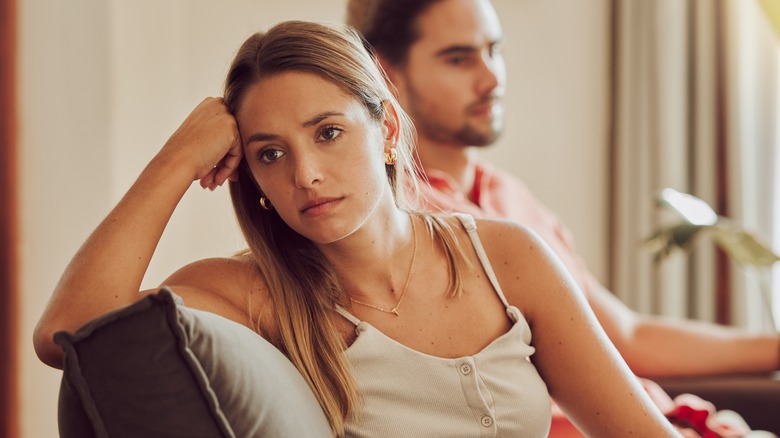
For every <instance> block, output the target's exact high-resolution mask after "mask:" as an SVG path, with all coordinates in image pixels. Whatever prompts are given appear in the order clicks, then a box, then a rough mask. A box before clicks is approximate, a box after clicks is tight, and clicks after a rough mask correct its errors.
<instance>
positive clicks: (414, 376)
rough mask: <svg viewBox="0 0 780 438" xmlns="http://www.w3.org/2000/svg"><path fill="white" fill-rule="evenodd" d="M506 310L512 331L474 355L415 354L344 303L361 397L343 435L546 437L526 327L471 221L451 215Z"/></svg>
mask: <svg viewBox="0 0 780 438" xmlns="http://www.w3.org/2000/svg"><path fill="white" fill-rule="evenodd" d="M456 216H457V217H458V219H460V221H461V223H462V224H463V226H464V228H465V229H466V231H467V232H468V234H469V237H470V238H471V242H472V244H473V245H474V249H475V250H476V253H477V256H478V257H479V260H480V262H481V263H482V266H483V268H484V270H485V273H486V274H487V276H488V278H489V280H490V283H491V284H492V285H493V288H494V289H495V291H496V293H497V294H498V296H499V297H500V298H501V301H502V302H503V303H504V306H505V307H506V312H507V314H508V315H509V318H510V319H511V320H512V321H513V325H512V328H511V329H510V330H509V331H507V332H506V333H504V334H503V335H501V336H499V337H498V338H497V339H495V340H494V341H493V342H492V343H490V344H489V345H488V346H486V347H485V348H484V349H482V350H481V351H479V352H478V353H477V354H475V355H473V356H465V357H460V358H454V359H451V358H442V357H436V356H431V355H427V354H424V353H420V352H418V351H416V350H413V349H411V348H409V347H406V346H404V345H402V344H400V343H398V342H396V341H395V340H393V339H391V338H389V337H387V336H385V335H384V334H383V333H382V332H380V331H379V330H377V329H376V328H374V327H373V326H371V324H369V323H367V322H365V321H360V320H359V319H357V318H356V317H355V316H354V315H352V314H351V313H349V312H347V311H346V310H345V309H343V308H339V309H338V311H339V313H340V314H341V315H342V316H344V317H345V318H346V319H348V320H349V321H351V322H352V323H353V324H355V326H356V331H357V334H358V336H357V338H356V339H355V341H354V342H353V344H352V345H351V346H350V347H349V348H348V349H347V350H346V353H345V354H346V355H347V358H348V360H349V362H350V364H351V366H352V369H353V376H354V378H355V381H356V383H357V387H358V391H359V392H360V396H361V398H362V404H361V407H360V408H359V410H358V413H357V414H356V415H355V416H353V417H351V418H348V419H347V427H346V436H347V437H365V438H382V437H425V438H432V437H442V438H457V437H464V438H465V437H469V438H472V437H511V438H522V437H546V436H547V434H548V432H549V429H550V415H551V414H550V398H549V395H548V393H547V387H546V386H545V384H544V382H543V381H542V379H541V377H540V376H539V373H538V372H537V371H536V368H535V367H534V366H533V364H532V363H531V362H530V360H529V357H530V356H531V355H532V354H533V353H534V348H533V347H532V346H531V345H530V342H531V329H530V327H529V326H528V323H527V322H526V320H525V318H523V315H522V314H521V313H520V311H519V310H518V309H517V307H515V306H511V305H509V303H508V302H507V300H506V297H505V296H504V293H503V292H502V290H501V287H500V286H499V284H498V280H497V279H496V276H495V273H494V272H493V268H492V266H491V265H490V262H489V261H488V258H487V255H486V254H485V250H484V248H483V247H482V243H481V242H480V240H479V236H478V235H477V227H476V223H475V222H474V219H473V218H472V217H471V216H468V215H461V214H458V215H456Z"/></svg>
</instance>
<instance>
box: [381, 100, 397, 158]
mask: <svg viewBox="0 0 780 438" xmlns="http://www.w3.org/2000/svg"><path fill="white" fill-rule="evenodd" d="M382 109H383V113H384V119H383V120H382V135H383V136H384V139H385V148H386V149H389V148H391V147H395V145H396V143H398V136H399V135H400V132H399V129H400V121H399V118H398V111H396V108H395V104H394V103H393V102H392V101H390V100H388V99H385V100H383V101H382Z"/></svg>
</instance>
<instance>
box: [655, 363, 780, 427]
mask: <svg viewBox="0 0 780 438" xmlns="http://www.w3.org/2000/svg"><path fill="white" fill-rule="evenodd" d="M655 382H656V383H658V384H659V385H661V387H662V388H663V389H664V390H665V391H666V392H667V393H668V394H669V395H670V396H671V397H673V398H674V397H676V396H677V395H679V394H683V393H690V394H694V395H697V396H699V397H701V398H703V399H704V400H707V401H709V402H711V403H712V404H714V405H715V407H716V408H717V409H718V410H722V409H729V410H732V411H735V412H737V413H739V414H740V415H741V416H742V418H744V419H745V421H746V422H747V423H748V424H749V425H750V427H751V428H753V429H755V430H766V431H768V432H773V433H775V434H779V435H780V371H776V372H772V373H762V374H744V375H724V376H710V377H685V378H666V379H655Z"/></svg>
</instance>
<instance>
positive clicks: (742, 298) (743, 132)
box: [721, 0, 780, 330]
mask: <svg viewBox="0 0 780 438" xmlns="http://www.w3.org/2000/svg"><path fill="white" fill-rule="evenodd" d="M721 2H722V3H723V14H724V16H725V17H728V20H727V21H726V34H727V35H728V38H727V41H728V45H727V47H726V48H725V51H726V53H727V55H726V57H727V59H728V60H729V62H728V64H727V72H726V73H727V76H728V77H729V78H730V80H729V86H728V98H727V100H728V101H729V105H728V108H727V111H728V119H729V127H730V128H729V132H728V139H727V141H728V143H729V144H731V145H733V146H734V147H733V154H732V155H731V156H730V157H729V158H730V160H729V163H728V166H729V167H728V172H729V173H730V174H733V175H734V177H733V178H730V179H729V188H728V192H729V198H730V199H729V204H730V206H731V213H732V215H733V216H734V217H735V218H737V219H739V220H740V221H741V222H742V223H743V224H744V225H745V226H746V227H747V228H749V229H751V230H753V231H754V232H756V233H757V234H758V235H759V236H761V237H762V238H763V239H764V240H766V241H767V242H770V243H774V246H775V251H776V252H780V251H778V246H780V245H778V239H779V238H780V236H778V233H779V232H780V229H779V228H778V226H777V225H776V224H777V223H778V220H779V219H780V217H778V213H780V191H779V190H778V183H780V181H778V179H777V178H778V177H777V175H778V172H777V170H778V164H777V159H778V153H777V150H778V146H780V145H779V144H778V132H777V123H778V97H779V96H778V91H779V90H778V40H777V35H776V34H775V33H774V32H773V29H772V27H771V25H770V22H769V20H768V19H767V18H768V16H769V15H767V14H766V13H765V12H767V11H768V12H771V9H762V8H761V7H760V3H765V4H766V2H763V0H762V1H761V2H758V1H755V0H740V1H733V0H731V1H723V0H721ZM733 272H734V275H733V276H732V277H733V278H732V284H731V285H732V291H733V300H732V302H733V308H732V312H731V315H732V319H733V321H734V322H735V323H737V324H739V325H743V326H747V327H749V328H751V329H754V330H762V329H764V328H769V325H768V324H767V321H768V320H769V318H766V317H764V318H762V316H765V315H766V314H767V312H766V311H768V310H769V309H771V308H772V307H773V306H774V307H777V306H778V305H780V296H779V295H778V292H777V289H775V293H774V297H773V299H772V298H769V299H768V300H765V298H764V297H763V296H762V290H761V285H760V281H759V280H760V277H759V276H758V275H756V272H751V271H748V270H745V269H734V270H733ZM773 280H774V281H773ZM777 281H778V279H777V275H776V274H775V278H774V279H772V278H769V279H767V283H768V284H770V285H771V283H772V282H774V283H777ZM769 289H770V287H767V291H766V292H767V293H771V292H770V290H769ZM767 301H769V302H767ZM772 301H774V302H772ZM751 316H752V317H751Z"/></svg>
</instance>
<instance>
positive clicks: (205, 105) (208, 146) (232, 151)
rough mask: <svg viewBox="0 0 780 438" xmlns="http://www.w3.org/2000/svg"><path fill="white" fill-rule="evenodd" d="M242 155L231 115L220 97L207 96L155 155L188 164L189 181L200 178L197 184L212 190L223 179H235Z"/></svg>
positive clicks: (238, 136) (234, 121)
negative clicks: (190, 178)
mask: <svg viewBox="0 0 780 438" xmlns="http://www.w3.org/2000/svg"><path fill="white" fill-rule="evenodd" d="M242 154H243V151H242V149H241V136H240V135H239V133H238V125H237V123H236V119H235V117H233V115H232V114H230V112H228V109H227V107H226V106H225V104H224V102H223V100H222V98H221V97H216V98H215V97H208V98H206V99H205V100H203V102H201V103H200V104H199V105H198V106H197V107H195V109H194V110H193V111H192V112H191V113H190V115H189V116H187V118H186V119H185V120H184V122H183V123H182V124H181V126H180V127H179V129H177V130H176V132H174V133H173V135H172V136H171V138H169V139H168V141H167V142H166V143H165V146H163V148H162V150H161V151H160V154H159V155H163V156H167V157H169V158H170V159H171V160H172V161H171V162H172V163H176V165H177V166H178V165H190V166H192V168H193V181H194V180H200V185H201V187H203V188H204V189H205V188H208V189H210V190H214V189H215V188H216V187H217V186H221V185H222V184H223V183H224V182H225V181H226V180H227V179H231V180H235V178H236V177H237V176H238V164H239V163H240V162H241V157H242Z"/></svg>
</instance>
